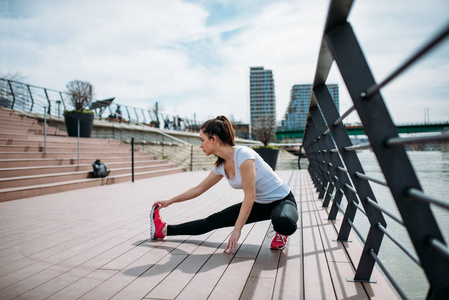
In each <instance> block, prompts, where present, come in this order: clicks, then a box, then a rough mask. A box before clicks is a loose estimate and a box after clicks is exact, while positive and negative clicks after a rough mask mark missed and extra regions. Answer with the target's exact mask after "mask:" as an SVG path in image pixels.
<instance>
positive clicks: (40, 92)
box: [0, 78, 202, 130]
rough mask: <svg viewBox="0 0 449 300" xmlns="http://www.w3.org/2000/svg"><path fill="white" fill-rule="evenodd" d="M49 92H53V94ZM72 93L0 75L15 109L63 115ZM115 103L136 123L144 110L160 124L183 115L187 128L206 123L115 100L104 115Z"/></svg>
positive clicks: (1, 94) (0, 90)
mask: <svg viewBox="0 0 449 300" xmlns="http://www.w3.org/2000/svg"><path fill="white" fill-rule="evenodd" d="M5 85H7V86H5ZM49 92H51V95H50V96H49ZM68 97H70V94H69V93H67V92H62V91H58V90H55V89H49V88H45V87H40V86H37V85H32V84H27V83H23V82H19V81H15V80H10V79H7V78H0V100H2V99H1V98H3V100H8V101H9V102H10V105H9V107H8V108H11V109H15V110H23V111H27V112H30V113H33V112H37V113H41V110H42V108H43V107H44V106H45V107H47V108H48V115H49V117H51V116H52V115H53V116H60V115H62V113H63V111H64V110H67V108H71V107H72V106H71V102H70V101H69V99H68ZM95 101H96V100H95ZM58 102H59V103H60V104H62V105H63V110H62V111H61V110H60V107H59V103H58ZM111 106H113V107H117V106H120V107H122V108H123V110H124V111H126V116H123V119H124V120H126V121H128V122H129V123H136V124H137V123H142V122H140V120H139V115H138V112H139V113H140V114H142V116H140V117H143V118H142V119H143V120H146V119H147V118H148V119H149V120H150V121H153V120H156V121H157V122H158V123H159V126H161V125H163V124H164V120H165V119H170V122H171V123H173V120H178V119H180V120H181V121H180V123H182V124H184V126H183V127H184V129H183V130H185V129H187V128H196V127H199V125H200V124H202V122H201V121H196V120H191V119H189V118H186V117H179V116H177V115H171V114H165V113H161V112H155V111H152V110H148V109H147V110H145V109H142V108H138V107H134V106H129V105H124V104H120V103H117V102H113V103H111V105H109V106H108V110H106V109H103V110H102V111H101V116H104V115H106V116H107V114H108V112H109V113H110V114H111V115H112V114H113V113H114V112H113V111H112V110H111ZM72 108H73V107H72ZM57 109H59V111H57ZM114 111H115V110H114ZM95 112H96V113H97V114H98V113H99V111H97V109H96V110H95ZM145 114H146V115H145ZM152 114H153V116H152ZM98 116H100V115H98ZM149 123H150V122H149ZM177 125H178V124H176V126H172V127H173V128H175V127H176V128H177V129H178V126H177Z"/></svg>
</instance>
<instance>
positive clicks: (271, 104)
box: [249, 67, 276, 128]
mask: <svg viewBox="0 0 449 300" xmlns="http://www.w3.org/2000/svg"><path fill="white" fill-rule="evenodd" d="M249 77H250V79H249V87H250V100H249V102H250V113H251V128H254V126H255V124H256V122H257V119H258V118H260V117H265V118H272V120H273V121H274V122H276V96H275V94H274V79H273V72H272V71H271V70H264V68H263V67H251V68H250V76H249Z"/></svg>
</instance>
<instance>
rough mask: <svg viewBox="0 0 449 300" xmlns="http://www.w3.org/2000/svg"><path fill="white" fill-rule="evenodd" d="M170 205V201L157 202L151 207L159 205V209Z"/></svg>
mask: <svg viewBox="0 0 449 300" xmlns="http://www.w3.org/2000/svg"><path fill="white" fill-rule="evenodd" d="M170 204H171V201H170V200H158V201H156V202H154V203H153V207H154V206H156V205H160V206H161V208H164V207H167V206H169V205H170Z"/></svg>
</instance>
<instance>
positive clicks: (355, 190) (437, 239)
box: [303, 0, 449, 299]
mask: <svg viewBox="0 0 449 300" xmlns="http://www.w3.org/2000/svg"><path fill="white" fill-rule="evenodd" d="M352 3H353V1H352V0H332V1H331V3H330V7H329V12H328V16H327V19H326V25H325V29H324V33H323V38H322V42H321V47H320V52H319V58H318V63H317V68H316V73H315V77H314V84H313V88H312V94H311V99H310V106H309V112H308V119H307V124H306V128H305V129H304V139H303V144H304V148H305V151H306V153H307V157H308V159H309V162H310V164H309V173H310V175H311V177H312V180H313V182H314V184H315V186H316V187H317V190H318V191H319V198H320V199H323V206H328V205H329V204H330V201H331V200H332V207H331V208H330V212H329V219H331V220H335V217H336V214H337V213H338V211H341V212H342V213H343V214H344V218H343V221H342V222H341V226H340V228H339V233H338V239H339V240H342V241H345V240H347V239H348V236H349V233H350V231H353V232H354V233H356V235H357V236H358V237H359V239H360V240H361V241H362V243H363V245H364V250H363V252H362V255H361V257H360V261H359V264H358V266H357V268H356V273H355V276H354V280H356V281H369V280H370V277H371V273H372V270H373V268H374V266H375V264H377V265H378V266H379V267H380V268H381V269H382V271H383V272H384V273H385V275H386V276H387V278H388V279H389V280H390V281H391V283H392V286H393V287H394V288H395V289H396V291H397V292H398V294H399V296H400V297H402V298H407V296H406V294H405V293H404V291H403V290H402V289H401V287H400V286H399V285H398V284H397V282H396V281H395V278H394V277H393V276H391V274H390V273H389V271H388V269H387V266H385V265H384V264H383V263H382V262H381V260H380V259H379V258H378V256H377V255H378V253H379V249H380V247H381V244H382V240H383V237H384V236H386V237H388V238H389V239H390V240H392V241H393V243H394V244H396V245H397V246H398V247H399V249H401V250H402V251H403V252H404V253H405V254H407V256H409V257H410V258H411V259H412V260H413V261H414V262H415V263H416V264H417V265H418V266H419V267H421V268H422V269H423V271H424V273H425V275H426V277H427V279H428V281H429V284H430V288H429V292H428V299H445V298H446V297H448V296H449V272H448V270H449V249H448V247H447V245H446V243H445V241H444V238H443V236H442V233H441V230H440V228H439V226H438V224H437V223H436V220H435V217H434V215H433V212H432V211H431V209H430V205H433V206H438V207H439V208H442V209H446V210H448V211H449V205H448V204H447V203H445V202H443V201H441V200H438V199H435V198H433V197H430V196H428V195H426V194H425V193H424V192H423V191H422V188H421V186H420V183H419V180H418V178H417V176H416V174H415V171H414V169H413V167H412V165H411V162H410V160H409V158H408V156H407V155H406V153H405V149H404V148H403V145H406V144H422V143H428V142H432V141H437V142H447V141H449V134H441V135H434V136H426V137H413V138H400V137H399V136H398V131H397V129H396V125H395V124H394V123H393V121H392V119H391V116H390V114H389V112H388V110H387V109H386V105H385V102H384V100H383V98H382V96H381V95H380V94H379V91H380V89H381V88H382V87H383V86H385V85H386V84H389V83H391V82H392V81H393V80H394V79H395V78H396V76H397V75H398V74H400V73H401V72H403V71H404V70H405V69H407V68H409V67H410V66H411V65H413V64H414V63H415V62H416V61H417V60H418V59H420V58H421V57H423V56H424V55H425V54H427V53H428V52H429V51H430V50H431V49H432V48H433V47H435V46H436V45H437V44H438V43H441V41H442V40H443V39H444V38H447V37H448V36H449V24H448V26H446V27H445V28H444V29H443V30H442V31H441V32H440V33H439V34H437V35H436V37H435V38H434V39H432V40H430V41H429V42H428V43H427V44H426V45H424V46H423V47H422V48H421V49H420V50H418V51H417V53H416V54H415V55H412V56H411V58H410V59H409V60H407V61H406V62H405V63H404V64H403V65H402V66H400V67H399V68H398V69H397V70H396V71H395V72H394V73H393V74H392V75H390V76H389V77H387V79H385V80H384V81H382V82H381V83H380V84H376V82H375V81H374V77H373V76H372V74H371V71H370V69H369V67H368V64H367V61H366V59H365V56H364V54H363V51H362V49H361V47H360V45H359V42H358V40H357V39H356V37H355V34H354V31H353V30H352V27H351V24H350V23H348V20H347V18H348V15H349V12H350V10H351V9H352ZM333 62H336V65H337V68H338V70H339V72H340V73H341V75H342V77H343V79H344V82H345V84H346V87H347V90H348V92H349V94H350V97H351V100H352V101H353V106H352V107H351V108H349V109H348V110H347V111H346V112H344V113H343V114H342V115H341V116H340V115H339V112H338V111H337V108H336V107H335V104H334V103H333V101H332V97H331V95H330V93H329V91H328V90H327V88H326V80H327V77H328V74H329V72H330V68H331V65H332V64H333ZM354 111H357V113H358V115H359V117H360V120H361V123H362V124H363V125H362V127H363V129H364V131H365V134H366V135H367V136H368V139H369V141H370V142H369V143H368V144H364V145H358V146H353V145H352V143H351V140H350V139H349V136H348V132H347V129H346V128H345V126H344V125H343V120H344V119H346V118H347V117H348V116H349V115H350V114H351V113H353V112H354ZM426 125H428V124H426ZM329 132H330V133H331V134H328V133H329ZM367 148H370V149H371V150H372V151H373V152H374V153H375V154H376V158H377V162H378V163H379V166H380V167H381V171H382V174H383V176H384V177H385V181H383V180H379V179H376V178H372V177H370V176H367V175H366V174H365V172H364V170H363V166H362V165H361V163H360V160H359V158H358V156H357V153H356V151H354V150H360V149H367ZM370 182H371V183H375V184H380V185H383V186H387V187H388V188H389V189H390V191H391V193H392V196H393V198H394V200H395V204H396V206H397V208H398V210H399V213H400V217H399V216H396V215H395V214H393V213H391V212H389V211H388V210H386V209H385V208H383V207H382V206H381V205H380V204H379V203H378V202H377V200H376V198H375V197H374V193H373V191H372V189H371V185H370ZM343 196H345V198H346V200H347V206H346V209H345V210H343V208H342V205H341V201H342V199H343ZM357 211H361V212H362V214H363V215H365V216H366V217H367V219H368V221H369V224H370V227H369V231H368V234H367V236H366V237H365V236H364V235H363V234H362V233H361V232H360V230H359V229H358V228H357V227H356V226H355V225H354V223H353V220H354V218H355V215H356V212H357ZM384 215H386V216H388V217H389V218H390V219H392V220H394V221H396V222H397V223H398V224H400V225H403V226H404V227H405V228H406V230H407V232H408V234H409V236H410V239H411V242H412V245H413V248H414V251H416V253H417V256H415V255H414V254H412V251H410V249H408V248H407V247H405V246H404V245H402V244H401V243H400V242H399V241H398V240H397V239H396V238H395V237H394V235H392V234H390V233H389V232H388V231H387V229H386V228H387V226H386V225H387V224H386V221H385V220H384ZM417 220H419V222H418V221H417Z"/></svg>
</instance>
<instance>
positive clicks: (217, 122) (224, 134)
mask: <svg viewBox="0 0 449 300" xmlns="http://www.w3.org/2000/svg"><path fill="white" fill-rule="evenodd" d="M200 130H202V131H203V133H204V134H206V135H207V136H208V138H212V137H213V136H216V137H217V138H218V139H219V140H220V141H221V142H222V143H225V144H228V145H229V146H235V141H234V128H233V127H232V124H231V122H230V121H229V119H228V118H226V117H225V116H218V117H216V118H214V119H210V120H208V121H206V122H204V124H203V125H201V128H200ZM223 161H224V160H223V159H222V158H221V157H218V159H217V161H216V162H215V165H217V166H219V165H220V164H222V163H223Z"/></svg>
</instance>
